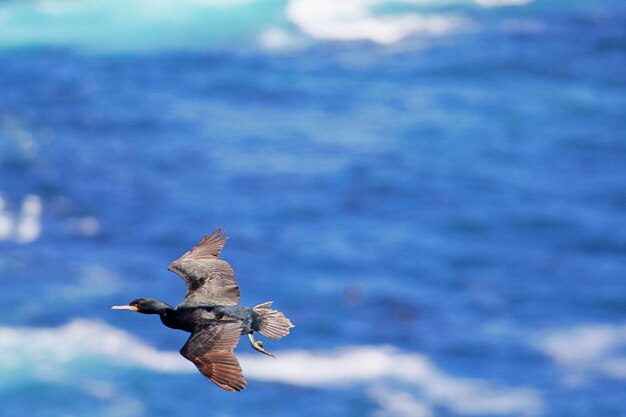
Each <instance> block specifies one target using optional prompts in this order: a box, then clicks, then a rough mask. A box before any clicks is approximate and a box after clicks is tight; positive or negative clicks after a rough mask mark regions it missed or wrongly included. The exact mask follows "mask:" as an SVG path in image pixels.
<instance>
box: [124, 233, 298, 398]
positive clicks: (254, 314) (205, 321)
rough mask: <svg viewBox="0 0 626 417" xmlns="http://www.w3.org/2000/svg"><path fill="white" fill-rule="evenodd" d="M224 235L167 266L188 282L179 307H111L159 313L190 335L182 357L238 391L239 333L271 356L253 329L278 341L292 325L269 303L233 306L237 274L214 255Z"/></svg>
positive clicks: (147, 302) (143, 302)
mask: <svg viewBox="0 0 626 417" xmlns="http://www.w3.org/2000/svg"><path fill="white" fill-rule="evenodd" d="M226 239H227V238H226V236H225V235H224V233H221V232H220V229H219V228H218V229H217V230H216V231H215V232H213V233H212V234H211V236H209V237H206V236H205V237H204V238H202V240H201V241H200V242H199V243H198V244H197V245H196V246H194V247H193V248H192V249H191V250H190V251H188V252H187V253H185V254H184V255H183V256H181V257H180V258H178V259H177V260H175V261H174V262H172V263H171V264H170V265H169V266H168V268H167V269H169V270H170V271H172V272H175V273H177V274H178V275H180V276H181V277H182V278H183V279H184V280H185V282H186V283H187V293H186V294H185V298H184V300H183V302H182V303H180V304H179V305H178V306H176V307H172V306H170V305H168V304H166V303H164V302H163V301H159V300H154V299H151V298H139V299H136V300H133V301H131V302H130V303H129V304H128V305H124V306H113V307H112V308H113V309H115V310H130V311H136V312H139V313H144V314H158V315H159V316H160V317H161V321H162V322H163V324H165V325H166V326H167V327H171V328H173V329H180V330H184V331H186V332H189V333H191V336H190V337H189V340H187V343H185V346H183V348H182V349H181V350H180V353H181V355H183V356H184V357H185V358H187V359H188V360H190V361H191V362H193V363H194V365H196V367H197V368H198V370H199V371H200V372H201V373H202V374H203V375H204V376H206V377H207V378H208V379H210V380H211V381H213V382H214V383H215V384H217V385H218V386H220V387H221V388H224V389H225V390H227V391H240V390H242V389H244V388H245V386H246V380H245V379H244V377H243V373H242V371H241V367H240V366H239V362H238V361H237V358H236V357H235V354H234V353H233V350H234V349H235V346H237V343H238V342H239V337H240V336H241V335H242V334H247V335H248V337H249V339H250V343H251V345H252V347H253V348H254V349H256V350H258V351H259V352H261V353H264V354H266V355H269V356H274V355H273V354H272V353H270V352H268V351H266V350H265V349H264V348H263V343H262V342H261V341H256V340H255V339H254V336H253V333H254V332H259V333H261V334H262V335H264V336H266V337H269V338H270V339H280V338H282V337H284V336H286V335H288V334H289V329H291V328H292V327H294V326H293V324H291V321H290V320H289V319H288V318H287V317H285V315H284V314H283V313H281V312H279V311H276V310H272V309H270V306H271V305H272V302H271V301H269V302H266V303H263V304H259V305H258V306H256V307H253V308H248V307H243V306H239V305H237V304H238V303H239V286H238V285H237V281H236V280H235V273H234V272H233V269H232V268H231V266H230V264H229V263H228V262H226V261H224V260H221V259H218V257H219V254H220V252H221V250H222V248H223V247H224V244H225V243H226Z"/></svg>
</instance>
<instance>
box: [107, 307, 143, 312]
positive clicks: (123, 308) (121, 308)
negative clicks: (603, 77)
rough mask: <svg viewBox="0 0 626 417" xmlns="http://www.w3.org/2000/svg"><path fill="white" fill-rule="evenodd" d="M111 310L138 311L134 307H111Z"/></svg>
mask: <svg viewBox="0 0 626 417" xmlns="http://www.w3.org/2000/svg"><path fill="white" fill-rule="evenodd" d="M111 310H130V311H139V309H138V308H137V307H136V306H113V307H111Z"/></svg>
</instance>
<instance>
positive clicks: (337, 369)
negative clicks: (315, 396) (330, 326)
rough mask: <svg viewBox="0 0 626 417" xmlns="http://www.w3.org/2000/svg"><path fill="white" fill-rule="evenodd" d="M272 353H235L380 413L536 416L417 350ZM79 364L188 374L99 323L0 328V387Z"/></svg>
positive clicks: (515, 397)
mask: <svg viewBox="0 0 626 417" xmlns="http://www.w3.org/2000/svg"><path fill="white" fill-rule="evenodd" d="M277 354H278V359H276V360H271V359H268V358H266V357H264V356H261V355H257V354H240V355H239V357H240V360H241V363H242V367H243V368H244V372H245V374H246V376H247V378H248V379H251V380H263V381H273V382H280V383H283V384H292V385H300V386H310V387H320V388H324V387H328V386H335V387H338V388H340V387H341V386H350V387H360V388H361V389H363V390H364V392H366V393H367V394H369V395H370V396H371V398H372V399H373V400H374V401H376V402H377V403H378V404H379V405H380V410H379V414H380V415H381V416H382V415H394V416H415V417H420V416H423V417H427V416H431V415H432V414H433V407H435V406H438V407H445V408H449V409H451V410H453V411H454V412H456V413H458V414H465V415H473V414H483V415H512V414H515V415H537V414H539V413H540V411H541V406H542V401H541V398H540V396H539V394H538V393H537V392H536V391H535V390H532V389H527V388H507V387H498V386H493V385H492V384H489V383H487V382H485V381H481V380H476V379H467V378H460V377H455V376H451V375H448V374H446V373H444V372H443V371H442V370H440V369H439V368H437V367H436V366H435V365H434V364H433V363H432V362H431V361H430V360H429V359H428V358H427V357H425V356H423V355H420V354H415V353H406V352H402V351H399V350H397V349H395V348H393V347H389V346H351V347H345V348H343V349H338V350H332V351H326V352H317V351H308V350H291V351H280V352H277ZM85 366H92V367H93V366H122V367H124V366H128V367H141V368H144V369H149V370H152V371H156V372H176V373H187V372H195V368H194V367H193V365H192V364H191V363H190V362H188V361H186V360H185V359H183V358H182V357H181V356H180V355H179V354H178V353H177V352H173V351H159V350H157V349H154V348H153V347H151V346H150V345H148V344H147V343H145V342H144V341H142V340H139V339H138V338H136V337H135V336H133V335H131V334H129V333H127V332H125V331H122V330H119V329H116V328H114V327H112V326H110V325H108V324H105V323H102V322H99V321H90V320H75V321H72V322H70V323H68V324H66V325H64V326H61V327H57V328H11V327H4V328H0V375H12V377H9V378H4V379H3V378H2V377H0V389H2V386H3V385H8V384H9V383H10V384H12V385H13V384H15V383H16V378H21V379H22V380H32V379H35V380H40V381H58V380H68V379H73V378H75V377H76V373H80V372H81V368H82V367H85ZM396 386H397V387H398V389H396V388H395V387H396ZM392 387H393V389H392ZM105 394H106V392H105ZM103 395H104V394H103Z"/></svg>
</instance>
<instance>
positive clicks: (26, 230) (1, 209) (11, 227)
mask: <svg viewBox="0 0 626 417" xmlns="http://www.w3.org/2000/svg"><path fill="white" fill-rule="evenodd" d="M41 213H42V203H41V198H39V197H38V196H36V195H28V196H26V198H24V200H23V201H22V204H21V208H20V210H19V212H18V213H15V212H11V211H10V210H9V209H8V208H7V204H6V203H5V200H4V198H3V197H2V195H0V240H15V241H16V242H19V243H30V242H33V241H35V240H37V239H38V238H39V235H40V234H41Z"/></svg>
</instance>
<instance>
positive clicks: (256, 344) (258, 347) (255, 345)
mask: <svg viewBox="0 0 626 417" xmlns="http://www.w3.org/2000/svg"><path fill="white" fill-rule="evenodd" d="M248 338H249V339H250V345H252V347H253V348H254V350H258V351H259V352H261V353H263V354H264V355H267V356H271V357H272V358H275V357H276V356H274V354H273V353H272V352H269V351H267V350H265V349H264V348H263V342H261V341H260V340H255V339H254V336H253V335H252V333H248Z"/></svg>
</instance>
